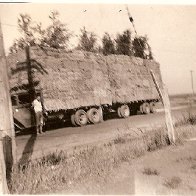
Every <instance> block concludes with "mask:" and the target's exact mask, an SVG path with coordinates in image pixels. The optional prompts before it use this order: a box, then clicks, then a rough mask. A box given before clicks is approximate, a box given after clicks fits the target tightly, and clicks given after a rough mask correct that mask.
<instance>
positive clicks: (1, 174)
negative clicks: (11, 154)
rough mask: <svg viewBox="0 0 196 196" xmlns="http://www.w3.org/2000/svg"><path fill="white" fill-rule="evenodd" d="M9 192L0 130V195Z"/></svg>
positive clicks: (0, 131)
mask: <svg viewBox="0 0 196 196" xmlns="http://www.w3.org/2000/svg"><path fill="white" fill-rule="evenodd" d="M2 194H9V190H8V187H7V179H6V166H5V157H4V152H3V131H2V130H0V195H2Z"/></svg>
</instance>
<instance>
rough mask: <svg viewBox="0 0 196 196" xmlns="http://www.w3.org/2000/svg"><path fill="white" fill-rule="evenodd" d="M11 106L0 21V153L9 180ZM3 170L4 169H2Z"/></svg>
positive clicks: (12, 154)
mask: <svg viewBox="0 0 196 196" xmlns="http://www.w3.org/2000/svg"><path fill="white" fill-rule="evenodd" d="M13 121H14V120H13V113H12V104H11V97H10V87H9V77H8V67H7V63H6V58H5V51H4V44H3V33H2V29H1V21H0V130H3V133H4V136H3V137H1V139H2V140H1V151H3V153H4V155H2V153H1V156H4V159H5V168H6V169H5V171H4V172H5V173H6V177H7V179H8V178H10V174H11V171H12V166H13V164H14V163H15V162H16V143H15V130H14V122H13ZM3 170H4V169H3Z"/></svg>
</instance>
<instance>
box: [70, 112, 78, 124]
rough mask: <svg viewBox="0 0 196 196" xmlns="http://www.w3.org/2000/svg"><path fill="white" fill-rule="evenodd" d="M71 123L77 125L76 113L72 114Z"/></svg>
mask: <svg viewBox="0 0 196 196" xmlns="http://www.w3.org/2000/svg"><path fill="white" fill-rule="evenodd" d="M71 123H72V125H73V126H75V127H76V126H77V125H76V121H75V114H72V115H71Z"/></svg>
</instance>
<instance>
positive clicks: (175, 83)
mask: <svg viewBox="0 0 196 196" xmlns="http://www.w3.org/2000/svg"><path fill="white" fill-rule="evenodd" d="M127 5H128V8H129V10H130V13H131V15H132V17H133V19H134V23H135V27H136V30H137V32H138V35H147V36H148V38H149V44H150V46H151V48H152V52H153V54H154V57H155V60H156V61H158V62H159V63H160V68H161V73H162V78H163V81H164V83H165V84H166V86H167V88H168V90H169V94H181V93H191V92H192V87H191V74H190V70H193V81H194V91H195V92H196V55H195V54H196V6H195V5H184V4H183V5H160V4H159V5H154V4H140V5H136V4H127ZM52 10H57V11H58V12H59V13H60V20H61V21H62V22H63V23H66V24H67V27H68V28H69V30H70V31H71V32H72V33H73V34H74V35H79V34H80V29H81V28H82V27H83V26H85V27H86V29H87V30H88V31H93V32H94V33H96V34H97V38H98V40H99V41H101V37H102V35H103V34H104V32H108V33H110V34H111V36H112V37H113V38H115V36H116V34H117V33H121V32H123V31H124V30H125V29H130V30H131V31H133V28H132V25H131V23H130V22H129V20H128V16H127V11H126V7H125V4H120V3H113V4H109V3H108V4H104V3H93V4H89V3H82V4H79V3H75V4H71V3H58V4H54V3H53V4H52V3H46V4H36V3H33V4H32V3H25V4H22V3H20V4H0V18H1V23H2V29H3V36H4V46H5V50H6V53H7V52H8V49H9V47H10V46H11V45H12V43H13V40H14V39H15V38H17V37H19V36H20V33H19V31H18V29H17V17H18V16H19V14H20V13H28V14H29V15H30V16H31V17H32V19H33V20H34V21H36V22H41V23H42V24H43V26H44V27H46V26H48V24H49V18H48V15H49V13H50V11H52ZM120 10H121V11H120ZM133 35H134V33H133ZM77 39H78V37H77V36H74V37H73V38H72V40H71V42H72V45H74V44H75V43H76V40H77Z"/></svg>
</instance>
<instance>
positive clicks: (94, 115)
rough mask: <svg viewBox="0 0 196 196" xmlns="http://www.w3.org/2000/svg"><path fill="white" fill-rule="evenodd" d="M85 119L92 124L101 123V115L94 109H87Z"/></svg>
mask: <svg viewBox="0 0 196 196" xmlns="http://www.w3.org/2000/svg"><path fill="white" fill-rule="evenodd" d="M87 117H88V119H89V121H90V122H91V123H93V124H96V123H99V122H100V121H101V114H100V112H99V110H98V109H96V108H91V109H89V110H88V111H87Z"/></svg>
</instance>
